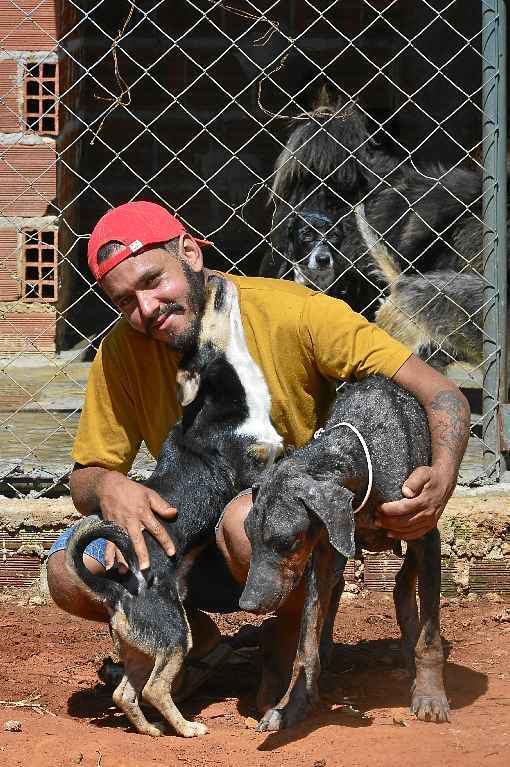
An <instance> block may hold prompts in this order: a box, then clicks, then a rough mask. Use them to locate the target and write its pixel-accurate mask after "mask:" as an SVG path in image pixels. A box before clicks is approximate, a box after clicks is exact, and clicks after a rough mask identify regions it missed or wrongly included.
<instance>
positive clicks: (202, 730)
mask: <svg viewBox="0 0 510 767" xmlns="http://www.w3.org/2000/svg"><path fill="white" fill-rule="evenodd" d="M208 732H209V730H208V729H207V727H206V726H205V724H202V722H185V723H184V725H183V726H182V727H181V728H179V735H182V736H183V738H197V737H198V736H199V735H207V733H208Z"/></svg>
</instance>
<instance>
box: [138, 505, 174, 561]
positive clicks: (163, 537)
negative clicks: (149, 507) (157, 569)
mask: <svg viewBox="0 0 510 767" xmlns="http://www.w3.org/2000/svg"><path fill="white" fill-rule="evenodd" d="M143 526H144V528H145V529H146V530H147V531H148V532H149V533H150V534H151V535H152V536H153V538H155V539H156V540H157V542H158V543H159V545H160V546H161V547H162V548H163V549H164V551H165V552H166V553H167V554H168V556H169V557H173V555H174V554H175V546H174V543H173V541H172V539H171V538H170V536H169V535H168V533H167V531H166V530H165V528H164V526H163V525H162V524H161V522H158V520H157V518H156V517H154V516H152V515H151V516H150V517H149V516H147V517H146V518H145V519H144V520H143Z"/></svg>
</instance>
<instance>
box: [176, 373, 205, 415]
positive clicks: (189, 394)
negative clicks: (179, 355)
mask: <svg viewBox="0 0 510 767" xmlns="http://www.w3.org/2000/svg"><path fill="white" fill-rule="evenodd" d="M176 384H177V390H176V397H177V402H178V403H179V405H181V406H182V407H186V406H187V405H189V404H190V403H191V402H193V400H194V399H195V397H196V396H197V394H198V390H199V388H200V374H199V373H197V372H193V373H191V372H189V371H188V370H178V371H177V375H176Z"/></svg>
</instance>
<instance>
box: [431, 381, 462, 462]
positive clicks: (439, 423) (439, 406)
mask: <svg viewBox="0 0 510 767" xmlns="http://www.w3.org/2000/svg"><path fill="white" fill-rule="evenodd" d="M430 408H431V410H432V411H433V413H434V419H433V423H431V424H430V426H431V429H432V431H433V433H434V435H435V436H436V438H437V440H438V445H440V446H441V447H445V448H446V449H447V450H448V451H449V452H450V453H451V454H452V456H454V457H455V458H456V459H457V460H458V461H459V463H460V460H461V459H462V456H463V454H464V450H465V449H466V445H467V441H468V438H469V426H470V418H469V407H468V406H467V405H466V403H465V401H464V399H463V398H461V397H460V396H459V395H458V394H457V393H456V392H455V391H451V390H450V391H440V392H438V393H437V394H436V396H435V397H434V399H433V400H432V402H431V403H430Z"/></svg>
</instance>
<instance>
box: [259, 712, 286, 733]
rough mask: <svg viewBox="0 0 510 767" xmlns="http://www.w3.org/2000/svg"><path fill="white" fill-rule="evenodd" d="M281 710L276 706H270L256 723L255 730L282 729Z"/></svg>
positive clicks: (273, 730)
mask: <svg viewBox="0 0 510 767" xmlns="http://www.w3.org/2000/svg"><path fill="white" fill-rule="evenodd" d="M283 727H284V724H283V716H282V712H281V711H279V710H278V709H277V708H270V709H268V710H267V711H266V713H265V714H264V716H263V717H262V719H261V720H260V722H259V723H258V725H257V732H277V731H278V730H283Z"/></svg>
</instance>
